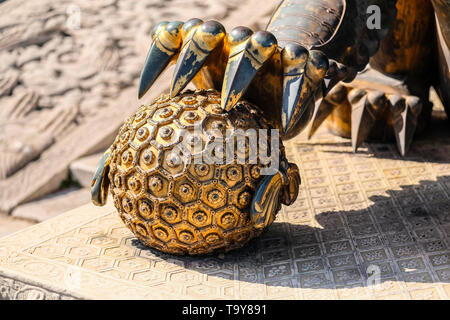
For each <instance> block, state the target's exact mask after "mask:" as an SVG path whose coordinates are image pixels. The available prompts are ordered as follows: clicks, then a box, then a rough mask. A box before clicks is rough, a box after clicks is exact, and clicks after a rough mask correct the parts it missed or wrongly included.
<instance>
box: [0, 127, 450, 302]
mask: <svg viewBox="0 0 450 320" xmlns="http://www.w3.org/2000/svg"><path fill="white" fill-rule="evenodd" d="M285 146H286V151H287V156H288V159H289V160H290V161H293V162H295V163H297V164H298V166H299V168H300V174H301V177H302V184H301V186H300V194H299V197H298V199H297V201H296V202H295V203H294V205H292V206H290V207H286V206H284V207H283V208H282V210H281V211H280V212H279V214H278V215H277V219H276V220H275V222H274V223H273V224H272V225H271V226H270V227H269V228H268V230H267V232H265V233H263V234H262V235H261V237H259V238H257V239H255V240H253V241H251V242H250V243H249V244H248V245H246V246H244V247H243V248H242V249H239V250H235V251H231V252H228V253H225V254H221V255H212V256H204V257H179V256H173V255H169V254H164V253H161V252H158V251H156V250H154V249H149V248H146V247H144V246H143V245H142V244H141V243H140V242H139V241H138V240H137V239H136V238H135V237H134V236H133V234H132V233H131V231H129V230H128V229H127V228H126V227H125V226H124V225H123V223H122V222H121V221H120V219H119V217H118V214H117V212H116V210H115V208H114V207H113V205H112V201H111V199H109V204H108V205H106V206H105V207H101V208H99V207H94V206H92V205H86V206H83V207H80V208H78V209H75V210H73V211H71V212H68V213H66V214H63V215H60V216H58V217H56V218H53V219H50V220H47V221H45V222H43V223H41V224H39V225H36V226H32V227H30V228H28V229H26V230H23V231H21V232H19V233H16V234H14V235H11V236H8V237H5V238H3V239H0V279H1V280H0V286H1V290H0V292H2V293H3V294H4V295H6V296H7V297H8V298H14V297H16V298H23V297H30V296H31V297H34V298H86V299H89V298H104V299H121V298H123V299H127V298H129V299H133V298H134V299H185V298H189V299H217V298H224V299H355V298H356V299H358V298H359V299H450V247H449V245H450V243H449V240H450V237H449V235H450V162H449V160H448V159H450V138H448V136H445V135H443V134H442V132H441V134H438V135H437V136H436V137H432V140H431V138H430V139H428V140H427V139H419V140H416V141H415V142H414V144H413V145H412V148H411V150H410V152H409V153H408V155H407V156H406V157H404V158H401V157H400V155H399V154H398V152H397V150H396V148H395V145H393V144H370V145H367V144H363V145H362V146H361V147H360V152H359V153H358V154H352V147H351V143H350V141H349V140H346V139H342V138H338V137H335V136H331V135H329V134H327V133H325V132H321V131H319V132H318V133H317V134H316V136H315V138H313V139H312V140H311V141H307V140H306V139H305V138H304V137H298V138H296V139H294V140H292V141H289V142H287V143H286V145H285ZM374 266H375V267H374ZM373 268H378V270H379V271H380V272H381V281H380V283H379V284H378V285H376V286H366V283H367V280H368V275H367V270H368V269H369V271H370V270H373ZM22 287H23V288H24V289H23V290H28V291H27V295H18V294H17V292H18V291H20V290H21V289H20V288H22ZM11 288H12V289H11ZM26 288H28V289H26ZM33 288H34V289H33ZM33 290H35V291H33Z"/></svg>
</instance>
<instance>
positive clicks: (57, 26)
mask: <svg viewBox="0 0 450 320" xmlns="http://www.w3.org/2000/svg"><path fill="white" fill-rule="evenodd" d="M277 2H278V0H270V1H264V2H262V3H261V2H260V1H256V0H239V1H237V0H217V1H209V0H143V1H127V0H96V1H89V0H60V1H52V0H38V1H25V0H8V1H5V2H1V3H0V61H1V63H0V213H3V214H12V215H13V216H16V217H21V218H27V219H32V220H35V221H36V220H37V221H41V220H44V219H46V218H48V217H50V216H53V215H54V214H56V212H57V210H59V212H63V211H66V210H68V209H71V208H72V207H75V206H78V205H79V204H80V203H81V202H85V201H86V195H87V194H86V193H83V192H80V191H79V190H81V188H83V187H84V188H85V187H89V183H88V182H87V181H88V180H89V177H87V176H86V174H85V175H84V176H80V175H79V173H80V162H77V160H78V159H79V158H83V157H84V156H89V155H91V154H95V153H96V152H101V151H103V150H104V149H106V148H107V147H108V146H109V145H110V144H111V143H112V141H113V139H114V137H115V135H116V132H117V129H118V127H119V126H120V125H121V124H122V122H123V121H124V119H125V118H126V117H127V116H128V115H130V114H131V113H133V112H134V111H135V109H136V107H137V106H138V104H139V103H145V102H147V101H149V100H150V99H152V97H154V96H156V95H158V94H159V93H161V92H162V91H163V90H165V89H166V86H168V83H169V77H170V72H167V73H166V74H164V75H163V76H162V79H161V80H160V81H159V82H158V83H157V85H156V86H155V87H154V89H152V92H150V93H149V94H148V95H147V96H146V97H145V98H144V99H143V100H142V101H139V102H138V101H137V98H136V96H137V81H138V78H139V74H140V71H141V68H142V66H143V63H144V60H145V56H146V53H147V50H148V48H149V46H150V43H151V40H150V32H151V30H152V28H153V26H154V25H155V24H156V23H158V22H160V21H163V20H169V21H171V20H181V21H186V20H188V19H190V18H193V17H197V18H202V19H204V20H209V19H216V20H219V21H221V22H222V23H223V24H224V25H225V27H226V28H227V29H228V30H229V29H231V28H233V27H235V26H238V25H247V26H250V27H252V28H254V29H261V28H264V24H265V23H266V22H267V19H268V16H269V15H270V13H271V12H272V10H273V8H274V7H275V5H276V4H277ZM238 8H239V10H237V9H238ZM249 12H250V13H251V14H249ZM92 161H93V163H95V162H96V160H95V156H94V160H92V158H91V162H90V163H92ZM91 166H92V165H91ZM81 167H83V161H81ZM89 174H91V171H89V172H88V175H89ZM81 175H83V172H82V173H81ZM61 190H62V191H63V192H60V191H61ZM55 192H59V193H57V194H53V193H55ZM49 194H52V195H51V196H49V197H46V198H44V199H43V200H42V197H45V196H47V195H49ZM36 200H39V202H36V203H30V202H33V201H36ZM55 203H58V205H55ZM37 208H39V209H37ZM2 219H3V220H4V221H2V226H3V228H4V229H7V227H6V226H7V223H6V221H9V220H8V218H5V217H2ZM13 225H18V224H17V222H16V221H15V220H11V230H13V227H12V226H13Z"/></svg>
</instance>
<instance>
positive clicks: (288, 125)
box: [281, 45, 329, 139]
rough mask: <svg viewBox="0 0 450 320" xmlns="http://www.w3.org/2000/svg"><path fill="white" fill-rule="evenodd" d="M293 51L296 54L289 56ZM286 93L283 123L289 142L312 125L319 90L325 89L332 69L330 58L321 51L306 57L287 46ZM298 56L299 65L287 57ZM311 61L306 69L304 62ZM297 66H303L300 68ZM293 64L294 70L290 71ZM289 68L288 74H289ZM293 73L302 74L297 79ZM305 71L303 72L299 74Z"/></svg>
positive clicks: (283, 106) (284, 95)
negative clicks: (310, 123) (328, 74)
mask: <svg viewBox="0 0 450 320" xmlns="http://www.w3.org/2000/svg"><path fill="white" fill-rule="evenodd" d="M289 50H290V51H292V52H291V53H289ZM282 54H283V64H284V69H285V75H284V92H283V105H282V114H281V122H282V127H283V135H284V137H285V138H286V139H288V138H289V137H292V136H294V135H296V134H298V133H300V132H301V131H302V130H303V129H304V128H305V127H306V126H307V125H308V123H309V122H310V120H311V118H312V116H313V113H314V107H315V99H316V95H317V93H318V92H319V91H318V90H320V89H323V87H322V86H323V79H324V77H325V75H326V73H327V71H328V68H329V61H328V58H327V57H326V56H325V55H324V54H323V53H322V52H320V51H314V50H313V51H311V52H310V53H309V56H308V55H305V53H304V52H303V50H302V49H301V47H300V46H298V45H291V46H290V47H288V46H286V48H285V49H284V50H283V53H282ZM296 55H298V57H299V58H298V59H299V60H298V61H295V60H294V59H292V58H291V59H288V58H286V57H289V56H291V57H295V56H296ZM305 58H306V60H307V61H305V62H306V65H305V62H303V59H305ZM295 62H299V65H298V67H297V68H295V67H294V64H293V63H295ZM289 64H291V67H290V68H289ZM286 68H287V70H286ZM289 69H292V71H293V72H298V73H297V74H296V75H290V74H289V73H287V72H286V71H289ZM301 69H303V70H304V71H303V72H299V71H301Z"/></svg>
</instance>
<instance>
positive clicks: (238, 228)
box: [92, 90, 300, 254]
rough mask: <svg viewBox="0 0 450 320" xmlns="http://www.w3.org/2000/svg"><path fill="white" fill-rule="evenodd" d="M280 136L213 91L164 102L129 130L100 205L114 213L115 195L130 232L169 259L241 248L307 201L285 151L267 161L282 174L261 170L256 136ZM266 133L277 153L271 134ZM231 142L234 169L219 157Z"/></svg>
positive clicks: (113, 151)
mask: <svg viewBox="0 0 450 320" xmlns="http://www.w3.org/2000/svg"><path fill="white" fill-rule="evenodd" d="M271 128H272V127H271V125H270V123H269V122H268V121H267V120H265V118H264V117H263V115H262V113H261V111H260V110H258V109H257V108H256V107H254V106H253V105H251V104H249V103H247V102H245V101H242V102H239V103H238V104H237V105H236V106H235V108H233V109H232V110H231V111H229V112H226V111H224V110H223V109H222V108H221V107H220V94H219V93H218V92H215V91H213V90H210V91H196V92H189V91H188V92H185V93H183V94H180V95H177V96H175V97H174V98H169V96H168V95H162V96H160V97H159V98H158V99H157V100H156V101H155V102H154V103H152V104H150V105H145V106H142V107H141V108H139V110H138V112H137V113H136V114H135V115H133V116H132V117H131V118H129V119H128V120H127V121H126V122H125V124H124V125H123V126H122V128H121V129H120V132H119V135H118V136H117V138H116V140H115V142H114V143H113V145H112V146H111V147H110V149H109V150H108V151H107V152H106V153H105V156H104V158H103V159H102V160H101V161H100V164H99V169H98V170H97V172H96V174H95V177H94V183H93V188H92V196H93V200H94V203H95V204H97V205H102V204H104V203H105V202H106V195H107V193H108V188H109V189H110V191H111V194H112V196H113V199H114V205H115V207H116V208H117V210H118V211H119V214H120V217H121V218H122V220H123V221H124V223H125V224H126V225H127V226H128V227H129V228H130V229H131V230H132V231H133V233H134V234H135V235H136V236H137V237H138V238H139V239H140V240H141V241H142V242H143V243H144V244H146V245H148V246H150V247H154V248H157V249H159V250H162V251H165V252H169V253H174V254H186V253H188V254H204V253H208V252H212V251H215V250H219V249H220V250H225V251H227V250H231V249H234V248H238V247H241V246H242V245H244V244H245V243H246V242H247V241H249V240H250V239H252V238H253V237H255V236H257V235H259V234H260V233H261V232H262V231H263V230H264V228H266V227H268V226H269V225H270V224H271V223H272V222H273V220H274V218H275V215H276V213H277V212H278V211H279V210H280V208H281V204H282V203H284V204H287V205H289V204H291V203H292V202H293V201H295V199H296V197H297V193H298V187H299V184H300V177H299V174H298V168H297V166H296V165H295V164H289V163H288V162H287V161H286V159H285V154H284V150H283V147H282V145H280V149H279V150H280V152H278V150H268V152H267V153H266V154H270V152H276V154H275V155H274V156H275V157H276V159H277V161H279V167H277V170H276V171H277V172H275V173H274V174H270V175H262V174H263V169H264V168H266V167H267V166H268V165H269V163H263V162H264V159H263V160H261V159H260V158H259V157H256V159H254V160H252V158H253V155H255V153H256V152H257V150H255V148H254V147H255V145H252V144H251V143H250V142H251V141H250V139H251V138H250V137H247V136H245V135H244V134H245V133H246V130H248V129H256V130H258V129H266V130H270V129H271ZM195 130H199V132H196V131H195ZM227 132H228V134H229V136H226V133H227ZM256 133H257V134H258V136H257V139H258V140H260V139H263V140H264V141H263V142H265V141H267V146H269V147H270V146H271V139H272V138H271V136H270V131H268V134H267V136H263V135H261V134H259V131H256ZM221 138H223V141H221V142H220V146H222V145H223V148H224V149H226V150H231V149H230V147H232V146H235V148H234V150H231V151H229V152H231V157H229V159H231V161H226V160H227V159H226V157H225V156H226V154H225V153H222V154H221V155H219V154H218V153H217V150H218V149H217V148H212V147H213V143H217V139H221ZM278 140H279V138H278ZM258 142H259V143H258V145H261V141H258ZM215 146H216V147H217V146H218V145H217V144H215ZM219 149H220V148H219ZM180 150H184V151H185V152H184V153H180V152H178V151H180Z"/></svg>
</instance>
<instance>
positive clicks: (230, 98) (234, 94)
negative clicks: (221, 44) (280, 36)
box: [222, 31, 277, 111]
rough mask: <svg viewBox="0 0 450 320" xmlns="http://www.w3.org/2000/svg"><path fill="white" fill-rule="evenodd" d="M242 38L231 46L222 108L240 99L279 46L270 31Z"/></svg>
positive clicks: (227, 108)
mask: <svg viewBox="0 0 450 320" xmlns="http://www.w3.org/2000/svg"><path fill="white" fill-rule="evenodd" d="M242 39H243V40H241V41H240V42H239V41H236V43H235V45H234V47H232V48H230V57H229V60H228V64H227V67H226V71H225V79H224V82H223V87H222V108H223V109H225V110H227V111H228V110H230V109H231V108H233V106H234V105H235V104H236V103H237V102H238V101H239V99H240V98H241V97H242V95H243V94H244V93H245V91H246V90H247V88H248V86H249V85H250V83H251V81H252V79H253V78H254V77H255V75H256V73H257V72H258V71H259V70H260V69H261V67H262V66H263V65H264V63H265V62H266V61H267V60H269V59H270V58H271V57H272V55H273V54H274V53H275V50H276V48H277V40H276V39H275V37H274V36H273V35H272V34H271V33H269V32H265V31H258V32H257V33H255V34H254V35H252V36H251V37H250V36H249V35H248V34H244V36H243V37H242ZM243 43H245V47H244V45H243ZM230 46H232V45H230Z"/></svg>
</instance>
